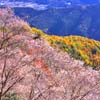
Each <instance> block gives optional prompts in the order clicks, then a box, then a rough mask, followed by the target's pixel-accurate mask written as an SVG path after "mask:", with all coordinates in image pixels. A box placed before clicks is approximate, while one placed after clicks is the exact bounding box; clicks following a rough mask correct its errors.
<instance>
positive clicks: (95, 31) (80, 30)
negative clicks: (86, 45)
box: [14, 4, 100, 40]
mask: <svg viewBox="0 0 100 100" xmlns="http://www.w3.org/2000/svg"><path fill="white" fill-rule="evenodd" d="M14 11H15V14H16V15H18V16H20V17H21V18H23V19H24V20H27V22H28V23H29V24H30V25H31V26H33V27H37V28H39V29H42V30H43V31H44V32H46V33H48V34H55V35H60V36H68V35H79V36H85V37H88V38H92V39H95V40H100V5H99V4H98V5H95V6H80V7H73V8H63V9H56V8H54V9H48V10H44V11H36V10H33V9H31V8H15V9H14ZM29 12H30V13H29Z"/></svg>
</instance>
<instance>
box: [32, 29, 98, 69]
mask: <svg viewBox="0 0 100 100" xmlns="http://www.w3.org/2000/svg"><path fill="white" fill-rule="evenodd" d="M32 30H33V31H35V33H36V34H40V35H41V36H42V37H44V38H45V39H47V40H48V41H49V43H50V44H51V46H53V47H56V48H59V49H61V50H63V51H65V52H67V53H69V54H70V56H71V57H73V58H75V59H78V60H82V61H84V63H85V64H86V65H90V66H92V67H93V68H94V69H98V68H99V66H100V42H98V41H95V40H91V39H88V38H84V37H80V36H65V37H60V36H55V35H51V36H49V35H46V34H44V33H43V32H42V31H39V30H37V29H35V28H32ZM33 33H34V32H33ZM97 66H98V67H97Z"/></svg>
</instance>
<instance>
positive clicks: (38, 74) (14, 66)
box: [0, 9, 100, 100]
mask: <svg viewBox="0 0 100 100" xmlns="http://www.w3.org/2000/svg"><path fill="white" fill-rule="evenodd" d="M48 41H49V42H48ZM81 41H82V42H81ZM86 41H88V42H90V43H88V44H89V45H90V44H91V43H92V40H89V39H86V38H82V37H73V36H71V37H58V36H49V35H47V34H45V33H43V32H42V31H41V30H38V29H36V28H30V27H29V25H28V24H27V23H26V22H24V21H23V20H21V19H20V18H19V17H16V16H14V13H13V12H12V11H11V9H0V100H100V73H99V70H97V71H96V70H93V68H91V67H86V66H85V65H84V64H83V62H82V61H80V60H75V59H73V58H72V57H70V56H69V55H68V53H66V52H64V51H67V52H68V49H71V52H70V53H72V54H73V52H74V49H75V48H76V44H78V42H80V43H83V45H86V43H85V42H86ZM65 42H66V43H65ZM74 43H76V44H75V48H74V49H73V47H72V48H70V46H71V45H72V46H74V45H73V44H74ZM94 43H95V44H96V45H99V42H96V41H93V45H91V46H94ZM65 46H69V48H66V49H65ZM91 46H90V47H91ZM80 47H81V48H82V44H79V50H80V49H81V48H80ZM59 48H60V49H62V50H63V51H62V50H60V49H59ZM83 49H85V50H87V49H86V48H85V46H84V48H83ZM88 50H89V49H88ZM69 51H70V50H69ZM93 52H94V53H95V50H94V51H93ZM96 52H97V51H96ZM97 53H98V52H97ZM80 57H81V56H80Z"/></svg>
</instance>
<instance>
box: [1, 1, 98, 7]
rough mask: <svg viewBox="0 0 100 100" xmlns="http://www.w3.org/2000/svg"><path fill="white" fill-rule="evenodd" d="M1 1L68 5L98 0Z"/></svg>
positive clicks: (58, 5)
mask: <svg viewBox="0 0 100 100" xmlns="http://www.w3.org/2000/svg"><path fill="white" fill-rule="evenodd" d="M1 2H23V3H25V2H26V3H28V2H32V3H37V4H46V5H48V6H49V7H66V6H70V5H86V4H96V3H99V2H100V0H5V1H4V0H1Z"/></svg>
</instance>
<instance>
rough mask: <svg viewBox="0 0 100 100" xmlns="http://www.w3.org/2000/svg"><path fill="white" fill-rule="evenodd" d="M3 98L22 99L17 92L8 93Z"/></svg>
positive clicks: (5, 99)
mask: <svg viewBox="0 0 100 100" xmlns="http://www.w3.org/2000/svg"><path fill="white" fill-rule="evenodd" d="M2 100H20V97H19V96H18V95H17V94H16V93H8V94H6V95H5V96H4V97H3V99H2Z"/></svg>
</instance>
